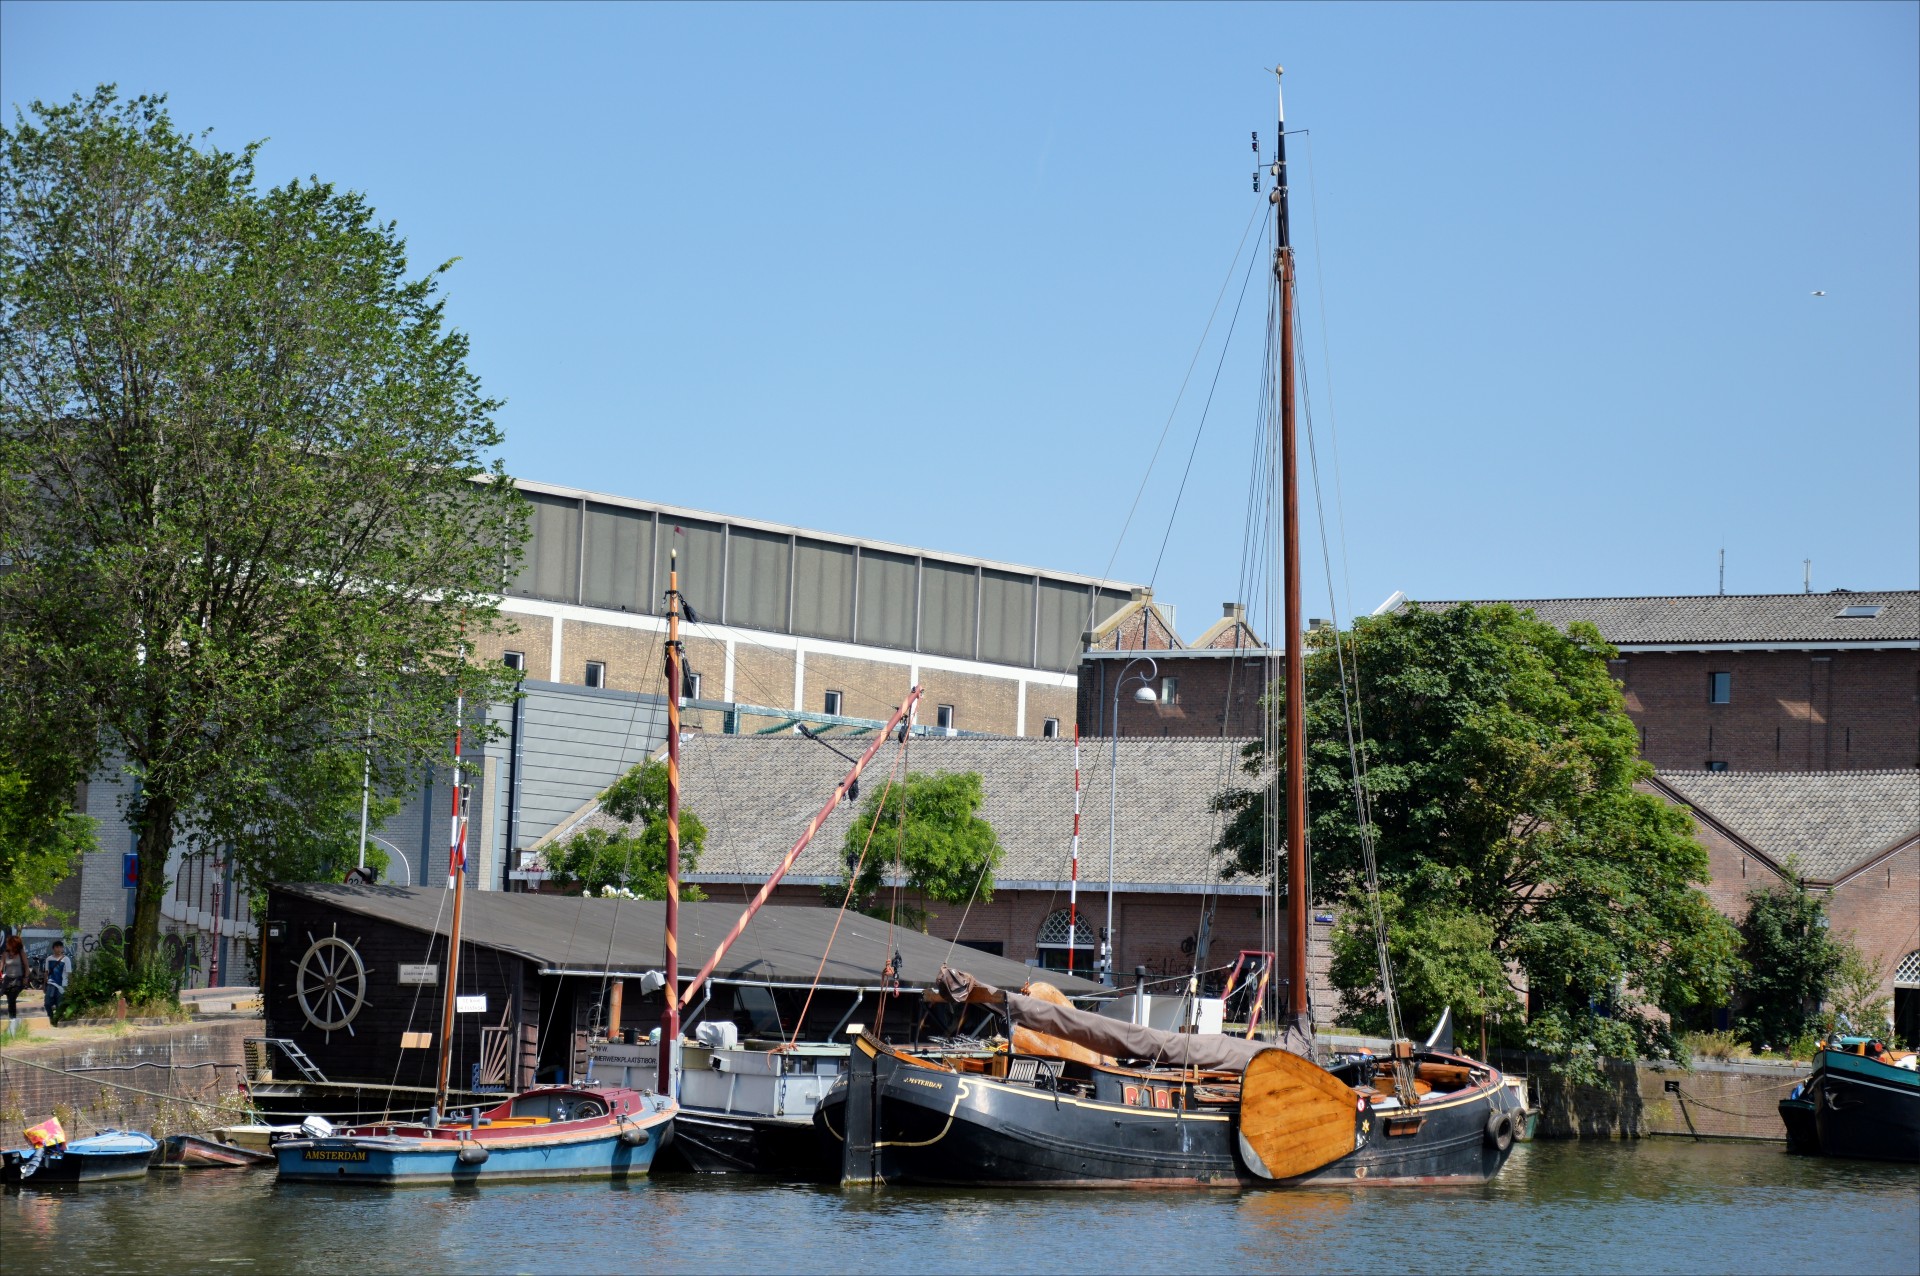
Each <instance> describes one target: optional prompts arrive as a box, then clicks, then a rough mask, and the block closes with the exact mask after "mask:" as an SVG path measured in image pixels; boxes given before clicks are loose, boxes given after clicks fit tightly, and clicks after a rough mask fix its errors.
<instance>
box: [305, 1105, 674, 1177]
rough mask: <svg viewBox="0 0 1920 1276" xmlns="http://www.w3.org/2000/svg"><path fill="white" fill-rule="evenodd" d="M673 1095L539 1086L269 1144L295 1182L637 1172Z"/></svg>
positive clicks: (648, 1158) (668, 1116) (665, 1132)
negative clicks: (479, 1106) (454, 1111)
mask: <svg viewBox="0 0 1920 1276" xmlns="http://www.w3.org/2000/svg"><path fill="white" fill-rule="evenodd" d="M678 1110H679V1109H678V1105H677V1104H675V1103H674V1101H673V1100H672V1099H670V1098H667V1097H665V1096H664V1095H658V1094H652V1093H649V1092H646V1091H642V1090H628V1089H624V1088H619V1087H613V1086H541V1087H538V1088H537V1089H533V1090H528V1091H525V1092H523V1093H521V1094H518V1095H515V1096H514V1097H513V1098H511V1099H509V1100H507V1101H506V1102H505V1103H502V1104H500V1105H499V1106H498V1107H495V1108H493V1109H491V1110H489V1111H485V1112H480V1111H476V1112H474V1113H473V1114H472V1115H471V1116H470V1117H469V1118H467V1119H466V1120H462V1121H458V1122H453V1123H446V1124H440V1125H420V1124H393V1125H387V1124H381V1125H367V1126H356V1127H354V1128H353V1129H350V1130H346V1131H343V1132H340V1133H331V1132H327V1131H325V1129H324V1127H322V1126H319V1125H316V1124H314V1123H312V1122H309V1124H308V1126H307V1127H305V1128H306V1129H307V1130H308V1131H310V1132H309V1133H306V1134H303V1135H302V1136H300V1137H296V1138H287V1139H280V1140H277V1141H276V1142H275V1143H274V1145H273V1152H274V1157H275V1159H276V1160H277V1161H278V1162H279V1176H280V1178H281V1179H282V1180H283V1181H286V1182H293V1183H365V1184H375V1185H394V1184H404V1183H424V1184H437V1183H470V1182H499V1181H503V1180H508V1179H538V1178H626V1177H631V1176H636V1175H643V1174H645V1173H646V1172H647V1170H648V1168H649V1167H650V1166H651V1165H652V1164H653V1158H654V1156H655V1155H656V1154H657V1153H658V1152H659V1151H660V1149H661V1147H662V1146H664V1144H665V1143H666V1142H667V1140H668V1139H670V1138H671V1135H672V1129H673V1118H674V1115H675V1113H676V1112H677V1111H678Z"/></svg>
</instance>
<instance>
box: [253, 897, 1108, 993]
mask: <svg viewBox="0 0 1920 1276" xmlns="http://www.w3.org/2000/svg"><path fill="white" fill-rule="evenodd" d="M274 889H275V890H276V891H286V892H288V893H290V894H294V895H302V896H305V897H307V898H309V899H316V900H320V901H323V902H325V903H327V904H331V905H332V906H334V907H336V908H341V909H345V910H347V911H348V912H353V913H359V914H362V915H364V916H367V917H374V918H378V919H380V920H381V921H385V922H388V923H390V924H393V925H396V926H405V927H408V928H410V929H413V930H418V931H421V932H422V933H433V932H436V931H437V932H438V933H441V934H444V933H445V932H446V928H447V924H446V917H445V915H444V913H443V911H442V909H443V905H444V903H445V901H446V899H447V891H446V888H445V887H444V886H336V885H332V884H328V883H302V884H298V885H288V886H276V887H274ZM666 910H667V906H666V904H665V903H662V902H657V901H651V900H619V901H615V900H610V899H583V898H581V897H580V896H577V895H574V896H568V895H523V894H508V893H505V892H501V891H471V892H469V893H468V895H467V898H466V904H465V908H464V912H463V918H464V921H463V926H462V932H461V939H462V941H463V942H466V941H471V942H472V943H475V944H478V945H480V946H481V947H483V948H492V949H496V950H498V951H500V952H506V953H513V954H517V955H518V956H521V957H524V958H527V959H528V960H530V961H534V962H538V963H539V964H540V965H541V967H543V968H550V969H555V970H586V971H598V970H602V969H611V970H616V971H645V970H658V969H660V968H661V967H662V966H663V965H665V963H666V959H667V954H666V937H665V935H666ZM838 912H839V910H837V909H832V908H805V907H795V906H793V905H784V906H782V905H771V904H770V905H768V906H767V907H765V908H763V909H761V910H760V912H759V913H758V914H757V915H756V916H755V917H754V919H753V921H752V922H751V923H749V924H748V926H747V929H746V931H745V932H744V933H743V934H742V935H741V936H740V938H739V940H738V941H736V942H735V943H734V945H733V947H732V948H731V949H729V950H728V951H727V955H726V957H725V958H724V959H723V961H722V962H721V964H720V966H719V967H718V968H716V970H715V972H714V974H715V976H716V977H718V978H723V979H735V980H747V981H760V980H764V981H767V982H770V983H792V984H807V983H810V982H811V981H812V980H813V978H814V972H815V970H816V969H818V970H819V971H820V982H821V983H823V984H843V985H844V984H854V985H863V986H869V987H878V986H879V984H880V981H881V977H882V972H883V971H884V969H885V967H886V964H887V960H888V958H890V957H891V956H892V955H893V954H894V953H895V952H898V953H899V954H900V958H901V965H900V979H901V982H902V984H904V985H906V986H908V987H912V988H923V987H925V986H926V985H927V984H929V983H931V982H932V980H933V979H934V977H935V976H936V975H937V974H938V973H939V970H940V966H941V964H942V963H943V962H947V961H951V962H953V963H954V964H955V965H956V966H959V967H961V968H963V969H965V970H966V971H967V972H968V973H970V974H973V975H975V976H977V977H978V978H981V979H984V980H986V981H987V982H988V983H991V984H995V985H997V986H1001V987H1007V988H1018V987H1019V986H1020V985H1021V984H1022V983H1024V982H1025V981H1026V980H1027V979H1028V978H1029V977H1030V976H1031V975H1032V973H1033V972H1032V970H1031V968H1029V967H1028V966H1027V965H1026V964H1024V963H1023V962H1017V961H1010V960H1008V959H1007V958H1004V957H995V956H992V955H991V954H989V953H983V952H980V951H979V950H977V949H972V948H966V947H958V948H956V947H954V946H953V945H951V944H950V943H949V942H948V941H946V940H944V939H935V938H932V937H930V936H927V935H922V934H920V933H919V932H918V931H913V930H907V929H901V928H894V927H889V926H888V925H887V923H886V922H883V921H879V920H876V919H875V918H872V917H866V916H863V915H861V914H858V913H852V912H849V913H848V914H846V916H845V917H844V918H843V919H841V921H840V930H839V933H838V934H837V935H836V934H834V932H833V926H834V920H835V917H836V916H837V915H838ZM740 913H741V906H740V905H739V904H735V903H721V902H718V901H715V900H707V901H705V902H701V903H684V904H682V905H680V972H681V974H682V975H683V976H688V975H692V974H693V973H694V972H695V971H697V970H698V969H699V968H700V967H701V966H702V965H704V964H705V963H706V960H707V958H709V957H711V956H712V955H713V952H714V950H715V949H716V948H717V947H719V944H720V941H721V939H723V938H724V937H725V936H726V934H727V932H728V931H729V930H730V929H732V927H733V924H734V922H735V921H736V920H738V919H739V917H740ZM829 937H831V938H832V941H833V951H832V953H831V954H830V955H829V957H828V959H827V963H826V966H825V967H824V968H821V966H820V955H821V953H823V952H825V951H826V949H827V943H828V939H829ZM1047 980H1048V982H1049V983H1052V984H1054V985H1055V986H1057V987H1059V988H1060V989H1061V990H1062V991H1064V992H1069V993H1073V994H1076V995H1077V994H1080V993H1089V992H1093V991H1095V990H1096V989H1097V988H1098V987H1099V985H1097V984H1094V983H1091V982H1089V981H1088V980H1084V979H1074V978H1069V977H1068V976H1066V975H1054V974H1050V975H1048V976H1047Z"/></svg>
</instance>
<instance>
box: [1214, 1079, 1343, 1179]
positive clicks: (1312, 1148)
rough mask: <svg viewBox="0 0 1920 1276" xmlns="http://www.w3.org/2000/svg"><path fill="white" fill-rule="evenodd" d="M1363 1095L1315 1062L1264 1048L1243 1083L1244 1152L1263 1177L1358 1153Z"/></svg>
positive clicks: (1291, 1173)
mask: <svg viewBox="0 0 1920 1276" xmlns="http://www.w3.org/2000/svg"><path fill="white" fill-rule="evenodd" d="M1360 1106H1361V1104H1360V1096H1359V1094H1358V1093H1357V1092H1355V1091H1354V1089H1353V1087H1351V1086H1349V1085H1347V1084H1346V1083H1344V1082H1342V1081H1340V1080H1339V1079H1338V1078H1336V1077H1335V1076H1334V1075H1333V1074H1332V1073H1330V1072H1328V1071H1327V1070H1326V1069H1325V1068H1322V1067H1320V1066H1319V1065H1318V1064H1316V1063H1314V1062H1313V1061H1312V1060H1311V1059H1303V1058H1301V1057H1300V1056H1299V1055H1297V1054H1294V1053H1292V1052H1290V1051H1287V1050H1280V1049H1274V1050H1262V1051H1261V1052H1260V1053H1259V1054H1257V1055H1255V1056H1254V1057H1253V1062H1252V1063H1250V1064H1248V1065H1247V1072H1246V1076H1245V1077H1244V1078H1242V1080H1241V1082H1240V1154H1241V1155H1242V1156H1243V1157H1245V1158H1246V1162H1247V1168H1248V1169H1250V1170H1252V1171H1253V1172H1254V1173H1255V1174H1258V1175H1260V1176H1261V1177H1262V1178H1269V1179H1290V1178H1293V1177H1294V1176H1295V1175H1298V1174H1310V1173H1312V1172H1313V1171H1314V1170H1317V1169H1319V1168H1320V1167H1322V1166H1324V1165H1331V1164H1333V1163H1334V1162H1335V1161H1337V1160H1339V1159H1340V1158H1341V1157H1343V1156H1345V1155H1347V1154H1348V1153H1349V1152H1351V1151H1353V1147H1354V1121H1355V1114H1356V1113H1357V1112H1358V1111H1359V1109H1360Z"/></svg>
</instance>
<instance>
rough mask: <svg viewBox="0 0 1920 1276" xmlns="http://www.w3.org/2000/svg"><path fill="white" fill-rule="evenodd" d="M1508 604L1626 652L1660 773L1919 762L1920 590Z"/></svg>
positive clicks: (1636, 716) (1640, 722)
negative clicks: (1583, 629)
mask: <svg viewBox="0 0 1920 1276" xmlns="http://www.w3.org/2000/svg"><path fill="white" fill-rule="evenodd" d="M1507 601H1510V602H1511V605H1512V606H1514V607H1517V608H1520V609H1522V610H1526V611H1531V612H1533V614H1534V615H1536V616H1538V617H1539V618H1540V619H1541V620H1544V621H1546V622H1548V623H1549V624H1553V625H1558V626H1560V627H1562V628H1564V627H1565V626H1567V625H1568V624H1571V623H1573V622H1575V621H1586V622H1588V623H1589V624H1592V625H1593V626H1594V627H1595V628H1597V629H1598V630H1599V631H1600V636H1601V637H1603V638H1605V639H1606V640H1607V641H1608V642H1609V643H1611V644H1613V645H1614V646H1615V647H1616V648H1618V649H1619V653H1620V655H1619V659H1618V660H1616V661H1615V662H1614V664H1613V672H1614V676H1615V678H1617V679H1618V680H1619V682H1620V684H1621V687H1622V689H1623V691H1624V693H1625V698H1626V707H1627V714H1628V716H1629V717H1631V718H1632V719H1633V721H1634V725H1635V726H1636V727H1638V728H1639V729H1640V756H1641V757H1643V758H1645V759H1646V760H1647V761H1649V762H1651V763H1653V765H1654V766H1656V767H1658V768H1660V769H1662V770H1675V771H1684V770H1704V771H1846V770H1865V771H1873V770H1885V769H1889V768H1911V767H1915V766H1920V591H1913V590H1904V591H1874V592H1867V593H1854V592H1850V591H1846V590H1836V591H1835V592H1833V593H1829V594H1745V595H1734V594H1726V595H1720V594H1710V595H1706V596H1701V597H1674V598H1545V599H1531V600H1519V599H1514V600H1507ZM1413 605H1417V606H1420V607H1425V608H1429V609H1442V608H1447V607H1452V606H1456V605H1457V604H1456V603H1451V602H1426V601H1422V602H1419V603H1418V604H1413Z"/></svg>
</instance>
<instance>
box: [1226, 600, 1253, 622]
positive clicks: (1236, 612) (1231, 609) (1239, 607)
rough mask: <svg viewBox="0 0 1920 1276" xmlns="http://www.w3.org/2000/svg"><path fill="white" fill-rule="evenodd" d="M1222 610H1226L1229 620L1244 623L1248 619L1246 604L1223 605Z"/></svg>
mask: <svg viewBox="0 0 1920 1276" xmlns="http://www.w3.org/2000/svg"><path fill="white" fill-rule="evenodd" d="M1221 608H1222V609H1223V610H1224V612H1225V614H1226V617H1227V619H1228V620H1240V621H1244V620H1246V618H1247V605H1246V604H1245V603H1222V604H1221Z"/></svg>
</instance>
